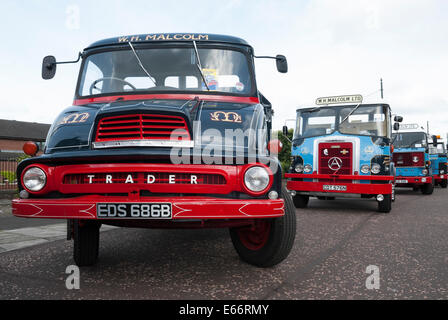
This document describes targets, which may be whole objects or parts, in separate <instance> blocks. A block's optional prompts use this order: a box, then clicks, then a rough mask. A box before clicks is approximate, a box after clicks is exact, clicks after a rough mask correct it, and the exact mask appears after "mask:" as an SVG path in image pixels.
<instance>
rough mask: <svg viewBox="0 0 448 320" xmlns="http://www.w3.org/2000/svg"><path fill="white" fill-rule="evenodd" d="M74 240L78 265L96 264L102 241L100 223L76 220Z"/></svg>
mask: <svg viewBox="0 0 448 320" xmlns="http://www.w3.org/2000/svg"><path fill="white" fill-rule="evenodd" d="M73 240H74V245H73V259H74V260H75V263H76V265H77V266H78V267H84V266H92V265H94V264H96V262H97V260H98V251H99V243H100V224H98V223H96V222H92V221H82V220H81V221H80V220H75V221H74V225H73Z"/></svg>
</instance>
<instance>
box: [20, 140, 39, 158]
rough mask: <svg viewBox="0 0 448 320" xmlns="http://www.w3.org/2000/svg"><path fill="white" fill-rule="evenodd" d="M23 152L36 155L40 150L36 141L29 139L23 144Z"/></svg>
mask: <svg viewBox="0 0 448 320" xmlns="http://www.w3.org/2000/svg"><path fill="white" fill-rule="evenodd" d="M22 149H23V152H25V154H27V155H29V156H32V157H34V156H35V155H36V153H37V152H38V151H39V146H38V145H37V143H36V142H33V141H27V142H25V143H24V144H23V148H22Z"/></svg>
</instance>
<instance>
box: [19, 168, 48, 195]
mask: <svg viewBox="0 0 448 320" xmlns="http://www.w3.org/2000/svg"><path fill="white" fill-rule="evenodd" d="M22 181H23V185H24V186H25V187H26V188H27V189H28V190H30V191H40V190H42V189H43V187H45V184H46V183H47V175H46V174H45V172H44V171H43V170H42V169H40V168H38V167H32V168H30V169H28V170H26V172H25V174H24V175H23V179H22Z"/></svg>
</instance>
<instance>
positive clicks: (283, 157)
mask: <svg viewBox="0 0 448 320" xmlns="http://www.w3.org/2000/svg"><path fill="white" fill-rule="evenodd" d="M292 134H293V129H289V130H288V138H289V140H292ZM277 136H278V139H279V140H280V141H281V142H282V144H283V148H282V151H280V153H279V154H278V160H279V161H280V163H281V165H282V173H283V174H285V173H286V172H288V170H289V167H290V166H291V142H290V141H289V140H288V139H286V137H285V136H284V135H283V133H282V131H277Z"/></svg>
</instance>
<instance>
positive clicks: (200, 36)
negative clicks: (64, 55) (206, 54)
mask: <svg viewBox="0 0 448 320" xmlns="http://www.w3.org/2000/svg"><path fill="white" fill-rule="evenodd" d="M193 40H194V41H197V42H221V43H232V44H239V45H246V46H249V44H248V43H247V42H246V41H245V40H243V39H241V38H237V37H233V36H226V35H220V34H209V33H148V34H139V35H128V36H121V37H114V38H108V39H104V40H100V41H96V42H94V43H92V44H91V45H90V46H88V47H87V48H86V49H91V48H96V47H102V46H109V45H117V44H121V43H126V42H132V43H138V42H167V41H170V42H173V41H174V42H183V41H193Z"/></svg>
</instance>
